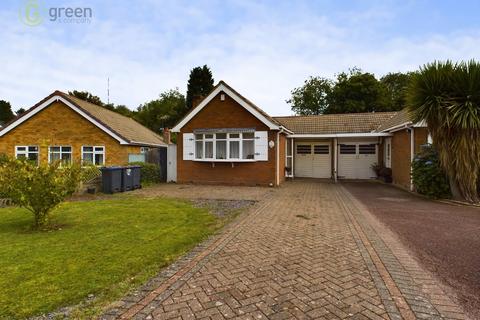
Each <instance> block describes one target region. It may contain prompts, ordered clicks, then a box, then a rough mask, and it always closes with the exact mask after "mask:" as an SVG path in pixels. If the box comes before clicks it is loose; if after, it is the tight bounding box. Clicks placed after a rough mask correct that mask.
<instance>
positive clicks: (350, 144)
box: [337, 141, 378, 179]
mask: <svg viewBox="0 0 480 320" xmlns="http://www.w3.org/2000/svg"><path fill="white" fill-rule="evenodd" d="M337 150H338V178H341V179H372V178H373V179H374V178H375V177H376V175H375V172H374V171H373V169H372V165H373V164H375V163H377V162H378V155H377V154H378V145H377V143H376V142H355V141H342V142H339V143H338V148H337Z"/></svg>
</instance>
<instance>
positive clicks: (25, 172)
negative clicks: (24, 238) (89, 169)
mask: <svg viewBox="0 0 480 320" xmlns="http://www.w3.org/2000/svg"><path fill="white" fill-rule="evenodd" d="M81 179H82V170H81V167H80V166H79V165H63V166H62V167H60V163H59V162H56V163H53V164H48V165H39V166H37V165H36V164H35V163H32V162H31V161H27V160H16V159H8V160H7V161H5V162H4V163H3V164H1V165H0V186H1V193H3V194H4V195H5V196H6V197H7V198H9V199H10V200H11V201H12V203H13V204H15V205H17V206H19V207H22V208H25V209H27V210H28V211H30V212H32V213H33V215H34V219H35V225H34V227H35V228H36V229H38V228H41V227H43V226H45V225H46V224H47V223H48V218H49V214H50V213H51V211H52V210H53V209H54V208H55V207H56V206H58V205H59V204H60V203H61V202H63V201H64V200H65V198H66V197H68V196H70V195H72V194H73V193H74V192H75V190H76V189H77V187H78V185H79V183H80V181H81Z"/></svg>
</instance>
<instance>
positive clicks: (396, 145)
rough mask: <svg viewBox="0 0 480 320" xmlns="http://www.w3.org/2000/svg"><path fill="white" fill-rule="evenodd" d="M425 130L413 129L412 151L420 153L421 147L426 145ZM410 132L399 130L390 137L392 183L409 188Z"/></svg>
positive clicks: (426, 133)
mask: <svg viewBox="0 0 480 320" xmlns="http://www.w3.org/2000/svg"><path fill="white" fill-rule="evenodd" d="M427 137H428V130H427V128H414V137H413V138H414V150H415V153H418V152H419V151H420V148H421V145H423V144H425V143H427ZM410 167H411V163H410V132H408V131H407V130H400V131H397V132H395V133H394V134H393V137H392V177H393V183H395V184H397V185H399V186H401V187H404V188H410Z"/></svg>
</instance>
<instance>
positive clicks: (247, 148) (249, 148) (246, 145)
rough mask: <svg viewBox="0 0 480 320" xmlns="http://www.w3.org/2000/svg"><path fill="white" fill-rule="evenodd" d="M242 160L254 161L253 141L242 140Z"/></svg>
mask: <svg viewBox="0 0 480 320" xmlns="http://www.w3.org/2000/svg"><path fill="white" fill-rule="evenodd" d="M242 147H243V159H255V147H254V144H253V140H243V141H242Z"/></svg>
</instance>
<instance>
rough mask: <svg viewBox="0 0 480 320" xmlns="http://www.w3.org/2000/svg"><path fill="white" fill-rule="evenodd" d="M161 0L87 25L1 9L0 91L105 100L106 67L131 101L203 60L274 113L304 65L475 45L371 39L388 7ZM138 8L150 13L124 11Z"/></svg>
mask: <svg viewBox="0 0 480 320" xmlns="http://www.w3.org/2000/svg"><path fill="white" fill-rule="evenodd" d="M110 4H111V5H113V4H112V3H110ZM150 5H151V7H150ZM162 5H163V6H159V5H158V4H156V3H154V2H152V3H151V4H142V5H141V6H140V7H134V8H133V7H132V8H131V10H127V9H126V8H125V7H116V8H114V9H112V10H113V11H111V12H110V13H109V15H108V19H107V16H106V15H104V14H102V12H105V11H108V10H107V9H106V8H103V11H102V10H97V11H96V14H95V17H94V23H93V24H92V25H89V26H88V25H79V26H62V25H54V24H52V23H44V25H42V26H40V27H36V28H29V27H26V26H24V25H22V24H21V23H20V22H18V18H17V16H16V12H12V11H4V12H0V30H1V31H0V41H1V43H4V44H6V45H4V46H3V50H1V51H0V61H1V63H0V74H2V77H1V78H0V99H6V100H9V101H11V102H12V105H13V106H14V107H16V108H19V107H28V106H31V105H33V104H34V103H36V102H37V101H39V100H40V99H41V98H43V97H44V96H46V95H48V94H49V93H51V92H52V91H53V90H55V89H60V90H65V91H66V90H71V89H80V90H88V91H91V92H93V93H95V94H98V95H100V96H101V97H102V99H103V100H106V81H107V77H110V84H111V88H110V89H111V90H110V92H111V101H112V102H114V103H117V104H126V105H128V106H129V107H131V108H136V107H137V106H138V105H139V104H141V103H143V102H146V101H148V100H150V99H153V98H155V97H157V95H158V94H159V93H160V92H162V91H164V90H167V89H170V88H174V87H179V88H180V89H181V90H182V91H184V90H185V89H186V81H187V77H188V72H189V70H190V69H191V68H192V67H194V66H196V65H203V64H208V65H209V66H210V67H211V68H212V70H213V73H214V77H215V80H216V81H218V80H220V79H223V80H225V81H227V82H228V83H230V84H231V85H232V86H233V87H234V88H236V89H237V90H238V91H239V92H240V93H242V94H244V95H245V96H246V97H247V98H249V99H250V100H252V101H253V102H254V103H256V104H257V105H258V106H260V107H261V108H263V109H264V110H265V111H267V112H269V113H270V114H272V115H280V114H289V113H290V108H289V106H288V105H287V104H286V103H285V100H286V99H288V98H289V93H290V90H291V89H293V88H294V87H297V86H299V85H301V84H302V83H303V81H304V79H306V78H307V77H308V76H310V75H321V76H326V77H333V76H334V75H335V73H338V72H340V71H343V70H347V69H348V68H350V67H353V66H358V67H361V68H362V69H364V70H366V71H370V72H374V73H376V74H377V75H382V74H385V73H387V72H389V71H408V70H414V69H416V68H417V67H418V66H419V65H421V64H423V63H426V62H429V61H433V60H435V59H453V60H461V59H469V58H472V57H474V54H475V53H476V52H480V51H479V50H480V41H479V40H480V35H479V34H478V33H475V32H474V31H468V32H462V33H458V32H455V31H452V32H451V33H449V34H430V35H421V34H420V35H416V36H411V37H410V36H409V37H405V36H394V37H392V38H389V39H386V40H384V41H376V40H378V39H379V38H381V37H378V35H376V34H374V33H372V32H375V28H376V26H377V25H378V24H381V23H383V22H385V21H389V20H390V19H393V18H394V15H393V14H392V13H391V11H386V10H385V9H379V10H374V9H371V8H369V9H368V10H366V11H364V12H358V14H355V15H354V14H352V12H346V13H345V14H343V15H341V17H342V19H341V20H340V21H338V20H334V19H331V18H330V17H329V16H328V15H326V14H318V13H315V12H311V11H309V8H308V7H306V6H301V5H300V6H298V8H295V9H292V10H291V11H290V12H286V13H285V12H283V13H282V14H280V13H279V12H277V11H276V10H273V9H272V8H271V7H269V6H267V5H259V4H257V3H256V2H253V1H252V2H245V1H238V2H236V4H235V3H234V6H236V7H235V9H236V10H238V12H239V14H238V15H236V16H232V15H231V14H230V15H227V14H226V13H225V14H224V13H223V12H222V2H212V3H210V2H202V3H200V4H199V5H197V6H195V7H191V6H188V5H187V4H183V3H180V4H178V3H177V2H174V1H172V2H167V3H162ZM279 5H281V4H279ZM149 8H150V9H151V10H149ZM145 10H149V12H147V11H145ZM142 13H143V14H145V16H148V19H151V20H147V19H145V20H142V19H139V20H135V21H130V20H128V19H127V17H128V14H130V18H131V17H132V16H133V17H141V16H142ZM116 14H118V16H115V15H116ZM218 19H224V20H225V21H222V22H221V23H219V22H218V21H217V20H218ZM370 20H371V21H374V22H375V23H374V24H368V21H370ZM379 32H380V31H379Z"/></svg>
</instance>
